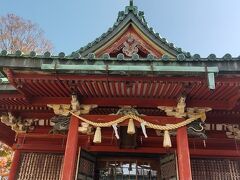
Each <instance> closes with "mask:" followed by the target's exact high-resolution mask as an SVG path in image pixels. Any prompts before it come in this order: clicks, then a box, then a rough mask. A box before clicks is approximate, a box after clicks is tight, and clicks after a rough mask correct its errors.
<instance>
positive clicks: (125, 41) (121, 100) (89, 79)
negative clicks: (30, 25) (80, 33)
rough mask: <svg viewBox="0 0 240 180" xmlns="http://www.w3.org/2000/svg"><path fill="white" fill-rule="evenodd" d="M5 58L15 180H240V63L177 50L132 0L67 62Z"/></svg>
mask: <svg viewBox="0 0 240 180" xmlns="http://www.w3.org/2000/svg"><path fill="white" fill-rule="evenodd" d="M0 53H1V54H0V67H1V68H0V71H1V73H0V74H1V83H0V117H1V122H0V141H2V142H4V143H5V144H7V145H9V146H10V147H12V148H13V149H14V151H15V153H14V158H13V162H12V166H11V171H10V175H9V180H58V179H61V180H75V179H76V180H120V179H121V180H191V179H193V180H220V179H222V180H238V179H240V143H239V141H240V126H239V124H240V56H239V57H232V56H231V55H230V54H226V55H224V56H223V57H221V58H219V57H216V55H214V54H210V55H209V56H208V57H201V56H200V55H198V54H194V55H193V54H191V53H189V52H185V51H184V50H182V49H181V48H178V47H175V45H174V44H173V43H170V42H168V41H167V40H166V39H165V38H162V37H161V36H160V35H159V34H158V33H156V32H155V31H154V30H153V28H151V27H150V26H149V24H148V23H147V21H146V19H145V16H144V12H143V11H139V10H138V8H137V6H135V5H134V4H133V2H132V1H130V4H129V5H128V6H126V8H125V10H124V11H120V12H119V13H118V16H117V20H116V22H115V23H114V24H113V26H112V27H110V28H109V29H108V31H107V32H105V33H103V34H102V35H101V36H100V37H98V38H96V39H95V40H94V41H93V42H90V43H89V44H87V45H86V46H84V47H82V48H80V49H79V50H77V51H74V52H73V53H72V54H70V55H65V54H64V53H63V52H61V53H59V54H58V56H54V55H52V54H51V53H50V52H45V53H44V54H42V55H38V54H36V53H35V52H34V51H32V52H29V54H23V53H22V52H21V51H20V50H18V51H16V52H15V53H14V54H8V52H7V51H5V50H2V51H1V52H0Z"/></svg>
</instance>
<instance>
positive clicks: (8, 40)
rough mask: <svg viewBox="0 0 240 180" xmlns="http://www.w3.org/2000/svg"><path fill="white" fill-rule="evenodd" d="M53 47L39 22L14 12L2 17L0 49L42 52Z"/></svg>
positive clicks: (0, 22)
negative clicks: (26, 18)
mask: <svg viewBox="0 0 240 180" xmlns="http://www.w3.org/2000/svg"><path fill="white" fill-rule="evenodd" d="M52 48H53V46H52V44H51V42H50V41H49V40H47V39H46V38H45V37H44V32H43V30H42V29H41V28H40V27H39V26H38V25H37V24H34V23H32V22H31V21H29V20H24V19H23V18H21V17H19V16H16V15H14V14H7V15H6V16H2V17H0V49H2V50H7V51H8V52H9V53H14V52H15V51H17V50H21V51H22V52H23V53H29V52H30V51H35V52H37V53H39V54H42V53H44V52H46V51H51V50H52Z"/></svg>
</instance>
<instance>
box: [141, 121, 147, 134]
mask: <svg viewBox="0 0 240 180" xmlns="http://www.w3.org/2000/svg"><path fill="white" fill-rule="evenodd" d="M145 125H146V122H142V123H141V128H142V132H143V135H144V137H145V138H147V137H148V135H147V131H146V127H145Z"/></svg>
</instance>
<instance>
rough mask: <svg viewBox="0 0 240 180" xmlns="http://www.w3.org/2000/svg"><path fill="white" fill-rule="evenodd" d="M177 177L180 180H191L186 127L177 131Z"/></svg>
mask: <svg viewBox="0 0 240 180" xmlns="http://www.w3.org/2000/svg"><path fill="white" fill-rule="evenodd" d="M177 157H178V175H179V179H180V180H192V173H191V164H190V154H189V146H188V135H187V127H186V126H184V127H181V128H178V129H177Z"/></svg>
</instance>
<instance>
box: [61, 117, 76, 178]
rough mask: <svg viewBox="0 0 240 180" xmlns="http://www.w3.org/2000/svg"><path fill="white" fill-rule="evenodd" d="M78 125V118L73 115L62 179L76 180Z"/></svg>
mask: <svg viewBox="0 0 240 180" xmlns="http://www.w3.org/2000/svg"><path fill="white" fill-rule="evenodd" d="M78 126H79V120H78V118H77V117H75V116H72V117H71V119H70V125H69V130H68V137H67V144H66V149H65V154H64V160H63V171H62V180H74V176H75V167H76V160H77V148H78Z"/></svg>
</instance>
